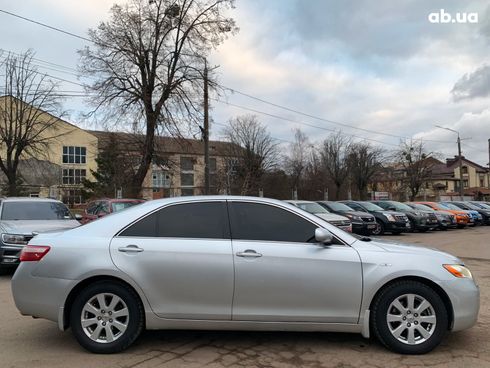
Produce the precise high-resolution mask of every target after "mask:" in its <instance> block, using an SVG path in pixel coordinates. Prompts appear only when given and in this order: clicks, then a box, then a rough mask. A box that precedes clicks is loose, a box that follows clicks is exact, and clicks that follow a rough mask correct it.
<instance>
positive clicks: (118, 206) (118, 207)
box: [111, 201, 140, 212]
mask: <svg viewBox="0 0 490 368" xmlns="http://www.w3.org/2000/svg"><path fill="white" fill-rule="evenodd" d="M137 204H140V202H136V201H135V202H113V203H112V204H111V207H112V212H119V211H122V210H125V209H126V208H129V207H133V206H135V205H137Z"/></svg>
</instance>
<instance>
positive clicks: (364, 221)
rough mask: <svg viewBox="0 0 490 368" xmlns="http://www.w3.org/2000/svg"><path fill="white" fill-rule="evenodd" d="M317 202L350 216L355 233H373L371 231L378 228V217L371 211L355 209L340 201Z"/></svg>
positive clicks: (327, 208)
mask: <svg viewBox="0 0 490 368" xmlns="http://www.w3.org/2000/svg"><path fill="white" fill-rule="evenodd" d="M317 203H318V204H319V205H320V206H322V207H324V208H325V209H326V210H327V211H329V212H331V213H336V214H337V215H341V216H345V217H347V218H349V220H350V221H351V223H352V232H353V233H356V234H360V235H371V232H372V231H373V230H374V229H376V226H377V224H376V217H374V216H373V215H371V214H370V213H366V212H361V211H354V210H353V209H352V208H350V207H349V206H347V205H345V204H343V203H340V202H332V201H318V202H317Z"/></svg>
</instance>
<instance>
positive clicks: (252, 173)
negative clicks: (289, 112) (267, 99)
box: [224, 115, 278, 195]
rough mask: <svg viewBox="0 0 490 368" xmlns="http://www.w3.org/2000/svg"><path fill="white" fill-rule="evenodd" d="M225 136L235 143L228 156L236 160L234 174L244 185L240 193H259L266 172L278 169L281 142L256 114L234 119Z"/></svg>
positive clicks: (241, 184) (230, 147)
mask: <svg viewBox="0 0 490 368" xmlns="http://www.w3.org/2000/svg"><path fill="white" fill-rule="evenodd" d="M224 136H225V139H226V140H228V141H229V142H230V143H232V144H231V145H230V146H229V150H231V152H228V155H229V156H230V157H233V158H235V163H234V166H235V167H234V168H233V172H234V176H235V177H236V179H238V180H239V182H240V187H241V189H240V194H241V195H246V194H252V193H254V194H257V192H258V189H259V188H260V185H261V179H262V177H263V175H264V173H265V172H266V171H268V170H271V169H273V168H275V167H276V166H277V162H278V147H277V143H275V142H274V140H273V138H272V137H271V136H270V134H269V133H268V132H267V130H266V128H265V127H264V126H263V125H261V124H260V122H259V121H258V119H257V117H256V116H255V115H244V116H239V117H236V118H235V119H232V120H230V122H229V126H228V127H226V128H225V130H224Z"/></svg>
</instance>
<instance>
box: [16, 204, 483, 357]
mask: <svg viewBox="0 0 490 368" xmlns="http://www.w3.org/2000/svg"><path fill="white" fill-rule="evenodd" d="M12 290H13V295H14V299H15V303H16V305H17V308H18V309H19V310H20V312H21V313H22V314H23V315H30V316H34V317H40V318H45V319H48V320H52V321H55V322H57V323H58V326H59V328H60V329H61V330H66V329H67V328H71V330H72V331H73V334H74V336H75V338H76V339H77V340H78V342H79V343H80V344H81V345H82V346H83V347H84V348H85V349H87V350H89V351H91V352H95V353H114V352H119V351H122V350H124V349H126V348H127V347H129V346H130V345H131V344H132V343H133V342H134V341H135V340H136V339H137V338H138V336H139V335H140V333H141V332H142V331H143V330H144V329H206V330H210V329H216V330H225V329H233V330H262V331H265V330H282V331H286V330H288V331H292V330H294V331H339V332H353V333H361V334H362V335H363V336H364V337H366V338H369V337H370V335H371V334H372V335H374V336H375V337H376V338H378V340H379V341H381V343H382V344H384V345H385V346H386V347H388V348H390V349H392V350H393V351H396V352H399V353H406V354H422V353H426V352H429V351H430V350H432V349H433V348H435V347H436V346H437V345H438V344H439V343H440V342H441V340H442V339H443V337H444V335H445V334H446V333H447V332H448V331H450V330H452V331H459V330H463V329H466V328H469V327H471V326H473V325H474V324H475V322H476V320H477V315H478V310H479V288H478V286H477V285H476V284H475V282H474V280H473V278H472V275H471V272H470V271H469V270H468V269H467V268H466V267H465V266H464V264H463V262H462V261H461V260H459V259H457V258H456V257H454V256H452V255H449V254H446V253H443V252H439V251H436V250H430V249H425V248H421V247H417V246H409V245H402V244H390V243H387V242H381V241H375V240H371V239H369V238H357V237H354V236H352V235H351V234H348V233H346V232H344V231H342V230H340V229H338V228H336V227H335V226H333V225H330V224H329V223H327V222H325V221H324V220H322V219H321V218H319V217H317V216H314V215H312V214H309V213H307V212H305V211H302V210H301V209H299V208H297V207H294V206H292V205H289V204H287V203H284V202H281V201H276V200H271V199H264V198H253V197H231V196H229V197H222V196H216V197H213V196H207V197H183V198H172V199H164V200H155V201H150V202H147V203H143V204H141V205H139V206H135V207H133V208H130V209H128V210H126V211H123V212H121V213H116V214H112V215H110V216H107V217H105V218H102V219H100V220H97V221H94V222H92V223H90V224H88V225H85V226H81V227H79V228H76V229H72V230H68V231H64V232H58V233H46V234H40V235H38V236H36V237H35V238H34V239H32V240H31V241H30V243H29V245H27V246H26V247H25V248H24V249H23V251H22V253H21V264H20V266H19V268H18V269H17V271H16V273H15V275H14V277H13V279H12Z"/></svg>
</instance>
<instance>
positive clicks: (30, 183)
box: [0, 96, 98, 204]
mask: <svg viewBox="0 0 490 368" xmlns="http://www.w3.org/2000/svg"><path fill="white" fill-rule="evenodd" d="M4 99H12V97H10V96H3V97H0V109H3V110H5V109H9V108H10V109H13V107H12V106H18V104H19V101H18V100H17V101H16V103H15V104H12V103H10V101H5V100H4ZM23 106H24V105H23ZM30 108H31V109H33V108H32V107H30ZM35 114H36V119H37V120H38V121H40V122H41V123H42V122H45V125H44V126H45V127H46V129H42V130H40V133H39V134H40V136H42V137H45V138H46V139H47V140H46V141H44V142H39V143H38V144H37V147H34V148H35V150H34V151H35V155H34V154H30V155H24V156H21V158H20V159H21V161H20V163H19V171H18V174H20V177H21V178H22V181H23V184H22V188H23V192H24V193H25V194H26V195H30V196H42V197H48V196H49V197H54V198H58V199H62V200H63V201H64V202H66V203H70V204H77V203H81V201H82V198H81V191H80V188H81V182H82V181H83V179H85V178H87V179H92V174H91V170H96V169H97V164H96V161H95V158H96V156H97V152H98V141H97V137H95V136H94V135H92V134H91V133H89V132H87V131H85V130H83V129H81V128H79V127H77V126H76V125H73V124H71V123H69V122H67V121H65V120H63V119H60V118H58V117H55V116H53V115H51V114H49V113H46V112H44V111H40V110H38V109H36V112H35ZM0 116H3V115H0ZM41 140H42V139H41ZM41 140H40V139H37V141H41ZM0 144H1V150H2V151H4V152H5V143H3V142H1V141H0ZM31 151H33V150H31ZM2 157H5V156H4V155H2ZM4 181H5V178H4Z"/></svg>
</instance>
